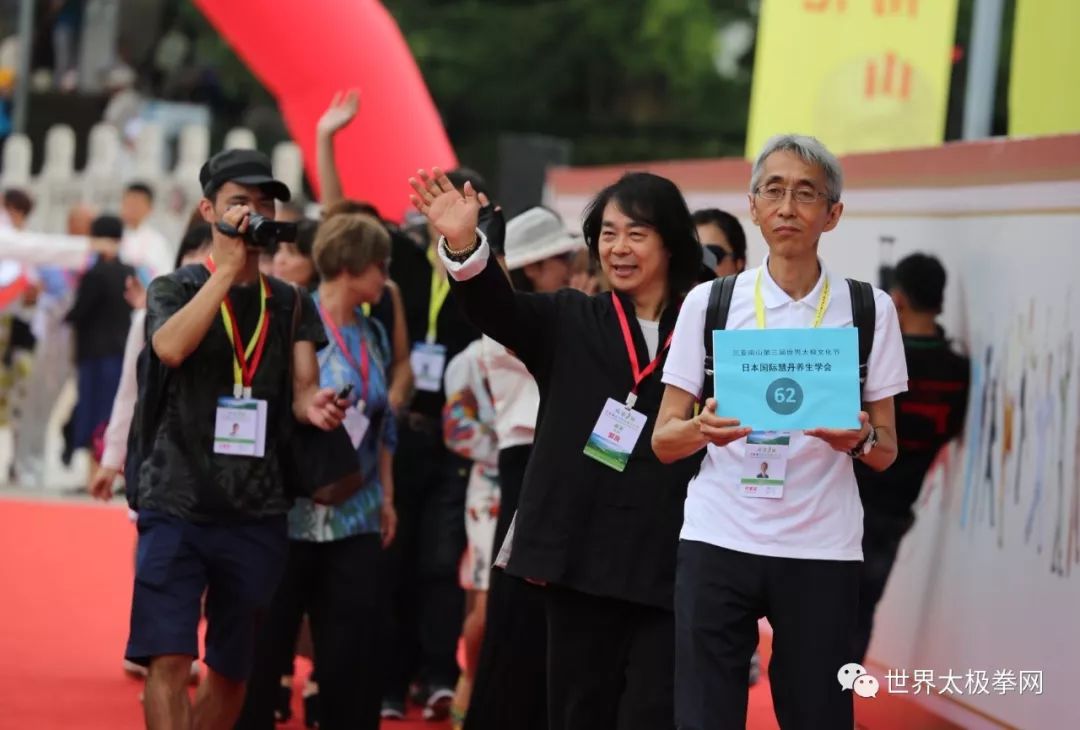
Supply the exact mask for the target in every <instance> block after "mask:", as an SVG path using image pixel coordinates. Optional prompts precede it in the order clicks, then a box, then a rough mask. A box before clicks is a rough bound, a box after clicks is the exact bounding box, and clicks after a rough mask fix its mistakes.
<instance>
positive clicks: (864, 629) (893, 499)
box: [852, 254, 970, 662]
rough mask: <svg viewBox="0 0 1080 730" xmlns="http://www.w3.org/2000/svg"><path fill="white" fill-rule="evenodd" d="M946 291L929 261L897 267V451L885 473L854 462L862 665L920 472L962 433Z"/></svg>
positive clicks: (964, 386) (961, 362)
mask: <svg viewBox="0 0 1080 730" xmlns="http://www.w3.org/2000/svg"><path fill="white" fill-rule="evenodd" d="M944 292H945V269H944V268H943V267H942V265H941V262H939V261H938V260H937V259H936V258H934V257H933V256H927V255H925V254H913V255H911V256H908V257H907V258H905V259H904V260H903V261H901V262H900V263H899V264H897V267H896V272H895V282H894V285H893V288H892V297H893V302H895V304H896V312H897V314H898V315H899V317H900V331H901V332H902V333H903V335H904V354H905V356H906V358H907V368H908V391H907V392H906V393H901V394H899V395H897V396H896V433H897V439H898V445H899V448H900V453H899V455H898V456H897V458H896V461H895V463H893V465H892V466H891V467H890V468H889V469H886V470H885V471H883V472H875V471H872V470H870V469H867V468H865V467H864V466H863V465H862V464H860V463H859V462H858V461H856V462H855V477H856V478H857V479H858V482H859V494H860V496H861V497H862V503H863V570H862V577H861V580H860V583H859V614H858V623H857V625H856V631H855V649H854V652H853V654H852V656H853V657H854V658H855V659H856V660H858V661H860V662H861V661H862V660H863V659H864V658H865V656H866V648H867V646H868V645H869V643H870V632H871V630H872V629H873V625H874V611H875V609H876V608H877V604H878V602H879V601H880V600H881V596H882V594H883V593H884V592H885V584H886V583H887V582H888V579H889V574H890V573H891V572H892V568H893V564H894V563H895V562H896V553H897V551H898V550H899V548H900V541H901V540H902V539H903V537H904V535H905V534H906V533H907V531H908V530H910V529H911V526H912V524H914V522H915V513H914V511H913V510H912V507H913V505H914V504H915V502H916V500H918V498H919V492H920V491H921V490H922V485H923V480H924V479H925V478H926V473H927V472H928V471H930V467H931V466H932V465H933V463H934V459H935V458H937V455H938V453H939V452H940V451H941V449H942V448H943V447H944V446H945V445H946V444H947V443H948V442H949V441H951V440H952V439H953V438H955V437H956V436H957V435H958V434H959V433H960V432H961V431H962V430H963V427H964V414H965V412H966V410H967V397H968V385H969V379H970V362H969V361H968V358H966V357H963V356H962V355H958V354H957V353H955V352H953V351H952V349H951V348H950V347H949V341H948V340H947V339H945V331H944V330H943V329H942V328H941V327H940V326H939V325H938V324H937V321H936V319H937V317H938V315H939V314H941V304H942V299H943V295H944Z"/></svg>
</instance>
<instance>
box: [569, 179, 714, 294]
mask: <svg viewBox="0 0 1080 730" xmlns="http://www.w3.org/2000/svg"><path fill="white" fill-rule="evenodd" d="M611 202H614V203H615V205H617V206H618V207H619V210H621V211H622V212H623V213H624V214H625V215H627V216H629V217H630V218H632V219H633V220H635V221H638V222H640V223H645V224H647V225H649V226H651V227H653V228H654V229H656V232H657V233H659V234H660V240H662V241H663V243H664V248H666V249H667V250H668V252H669V253H670V254H671V259H670V262H669V264H668V289H669V296H670V297H671V299H672V300H678V299H680V298H682V297H683V296H685V295H686V293H687V292H688V291H690V289H691V288H692V287H693V286H694V285H695V284H697V279H698V270H699V269H700V268H701V244H699V243H698V240H697V231H696V229H695V228H694V222H693V220H692V219H691V218H690V209H689V208H687V207H686V201H685V200H684V199H683V196H682V193H681V192H679V188H678V187H676V185H675V183H673V182H671V181H670V180H668V179H667V178H666V177H660V176H659V175H653V174H652V173H648V172H628V173H626V174H625V175H623V176H622V177H621V178H619V179H618V181H616V182H615V183H613V184H611V185H609V186H607V187H606V188H604V189H603V190H601V191H600V192H599V193H598V194H597V195H596V197H595V198H593V200H592V202H591V203H589V207H588V208H586V210H585V221H584V224H583V225H582V231H583V232H584V234H585V243H586V245H588V247H589V253H590V254H591V255H592V257H593V259H594V260H597V261H599V259H600V229H601V228H602V227H603V222H604V220H603V219H604V208H606V207H607V204H608V203H611Z"/></svg>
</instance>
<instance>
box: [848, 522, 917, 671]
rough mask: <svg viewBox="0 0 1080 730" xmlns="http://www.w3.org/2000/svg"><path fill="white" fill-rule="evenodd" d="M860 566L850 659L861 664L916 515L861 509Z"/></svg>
mask: <svg viewBox="0 0 1080 730" xmlns="http://www.w3.org/2000/svg"><path fill="white" fill-rule="evenodd" d="M863 514H864V517H863V540H862V551H863V564H862V572H861V573H860V575H859V612H858V614H857V616H856V621H855V636H854V638H853V640H852V641H853V648H852V652H851V656H852V657H854V660H853V661H857V662H860V663H861V662H862V661H863V660H864V659H865V658H866V649H867V647H868V646H870V635H871V633H872V632H873V630H874V612H875V611H877V605H878V603H880V602H881V597H882V595H884V594H885V585H886V584H887V583H888V582H889V575H890V574H891V573H892V569H893V565H895V564H896V553H897V552H898V551H899V550H900V542H901V541H902V540H903V539H904V535H906V534H907V533H908V530H910V529H911V526H912V525H913V524H914V523H915V515H914V514H911V513H910V512H909V513H908V514H906V515H891V514H888V513H883V512H880V511H876V510H874V509H873V508H869V509H868V508H866V506H865V505H864V506H863Z"/></svg>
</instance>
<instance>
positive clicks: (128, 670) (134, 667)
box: [124, 659, 146, 679]
mask: <svg viewBox="0 0 1080 730" xmlns="http://www.w3.org/2000/svg"><path fill="white" fill-rule="evenodd" d="M124 674H126V675H128V676H129V677H138V678H139V679H146V667H144V666H143V665H142V664H136V663H135V662H133V661H130V660H128V659H125V660H124Z"/></svg>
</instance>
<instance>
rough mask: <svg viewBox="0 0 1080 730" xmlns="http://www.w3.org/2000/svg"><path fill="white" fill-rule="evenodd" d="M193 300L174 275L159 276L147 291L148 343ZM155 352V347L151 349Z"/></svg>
mask: <svg viewBox="0 0 1080 730" xmlns="http://www.w3.org/2000/svg"><path fill="white" fill-rule="evenodd" d="M190 299H191V297H190V295H189V294H188V292H187V290H186V288H185V287H184V285H183V284H181V283H180V281H179V280H178V279H177V278H176V277H175V276H174V275H166V276H159V277H157V278H156V279H154V280H153V281H151V282H150V286H149V287H147V289H146V341H147V343H149V342H151V341H152V340H153V337H154V333H156V332H157V331H158V330H159V329H161V325H163V324H165V323H166V322H167V321H168V320H169V317H172V316H173V315H174V314H176V313H177V312H179V311H180V310H181V309H183V308H184V305H185V304H187V303H188V301H189V300H190ZM150 349H151V350H153V347H151V348H150Z"/></svg>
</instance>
